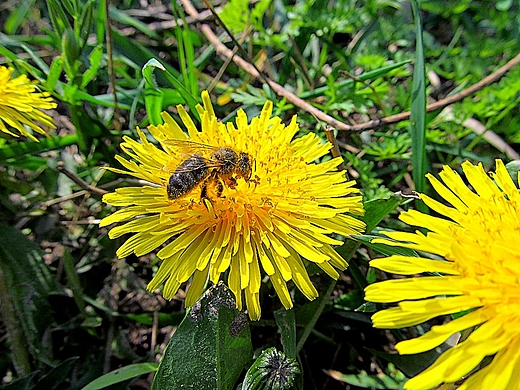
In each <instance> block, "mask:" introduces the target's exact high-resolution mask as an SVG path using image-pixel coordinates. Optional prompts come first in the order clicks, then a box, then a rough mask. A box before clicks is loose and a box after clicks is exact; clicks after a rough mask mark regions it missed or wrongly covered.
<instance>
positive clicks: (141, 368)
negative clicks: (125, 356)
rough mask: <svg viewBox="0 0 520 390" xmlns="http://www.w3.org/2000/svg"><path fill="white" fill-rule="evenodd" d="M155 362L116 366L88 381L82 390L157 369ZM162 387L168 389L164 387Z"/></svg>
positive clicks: (120, 380) (109, 384)
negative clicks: (114, 368)
mask: <svg viewBox="0 0 520 390" xmlns="http://www.w3.org/2000/svg"><path fill="white" fill-rule="evenodd" d="M157 366H158V364H157V363H137V364H130V365H129V366H125V367H121V368H118V369H117V370H114V371H111V372H109V373H108V374H105V375H103V376H100V377H99V378H97V379H96V380H94V381H92V382H90V383H89V384H88V385H87V386H85V387H83V389H82V390H99V389H104V388H106V387H108V386H111V385H114V384H116V383H121V382H124V381H127V380H128V379H132V378H136V377H138V376H141V375H144V374H148V373H149V372H153V371H155V370H157ZM164 389H168V387H165V388H164Z"/></svg>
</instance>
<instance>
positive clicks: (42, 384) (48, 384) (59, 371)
mask: <svg viewBox="0 0 520 390" xmlns="http://www.w3.org/2000/svg"><path fill="white" fill-rule="evenodd" d="M77 360H78V358H77V357H71V358H68V359H65V360H64V361H63V362H61V363H60V364H58V365H57V366H56V367H54V368H53V369H52V370H50V371H49V372H48V373H47V375H45V376H43V377H42V378H41V379H40V380H39V381H38V383H36V385H35V386H34V387H33V389H32V390H54V389H56V388H58V386H60V385H61V384H62V383H63V382H65V380H66V379H67V378H68V375H69V373H70V371H71V370H72V368H73V367H74V364H76V361H77Z"/></svg>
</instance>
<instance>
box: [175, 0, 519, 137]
mask: <svg viewBox="0 0 520 390" xmlns="http://www.w3.org/2000/svg"><path fill="white" fill-rule="evenodd" d="M182 2H183V4H184V6H185V9H186V12H187V13H188V14H189V15H190V16H191V17H194V18H197V17H198V15H199V13H198V11H197V10H196V9H195V7H193V5H192V4H191V2H190V1H189V0H182ZM205 3H206V5H208V8H209V9H210V10H212V12H213V15H214V16H215V18H216V19H217V20H220V19H219V18H218V15H216V14H215V13H214V11H213V9H212V7H211V5H210V4H209V3H208V2H207V1H205ZM223 27H224V29H225V26H223ZM201 31H202V32H203V34H204V35H205V36H206V38H207V39H208V41H209V42H210V43H211V44H212V45H213V46H214V47H215V50H216V52H217V53H219V54H220V55H222V56H223V57H224V58H225V59H229V58H232V59H233V61H234V62H235V63H236V64H237V65H238V66H240V67H241V68H242V69H244V70H245V71H246V72H248V73H249V74H250V75H251V76H252V77H254V78H262V79H263V80H265V82H266V83H267V84H268V85H269V86H270V87H271V89H272V90H273V91H274V92H275V93H276V94H277V95H278V96H281V97H284V98H286V99H287V101H289V102H290V103H292V104H294V105H295V106H297V107H298V108H300V109H302V110H304V111H307V112H308V113H309V114H311V115H314V116H315V117H316V118H318V119H320V120H322V121H323V122H325V123H327V124H328V125H329V126H332V127H333V128H335V129H337V130H346V131H356V132H358V131H366V130H373V129H377V128H380V127H383V126H387V125H391V124H395V123H398V122H402V121H404V120H407V119H409V118H410V111H407V112H403V113H400V114H397V115H391V116H388V117H384V118H380V119H374V120H371V121H368V122H365V123H360V124H356V125H348V124H346V123H344V122H341V121H339V120H337V119H336V118H334V117H332V116H330V115H328V114H325V113H324V112H323V111H321V110H319V109H317V108H316V107H314V106H312V105H311V104H309V103H307V102H306V101H305V100H303V99H301V98H299V97H298V96H296V95H295V94H293V93H292V92H290V91H288V90H287V89H285V88H284V87H283V86H281V85H280V84H278V83H276V82H275V81H273V80H271V79H269V78H268V77H267V76H266V75H264V74H263V73H261V72H260V71H259V70H258V68H257V67H256V66H255V65H254V64H253V63H252V62H251V61H248V60H245V59H244V58H242V57H240V56H239V55H238V54H235V53H233V51H232V50H230V49H228V48H227V47H226V46H225V45H224V44H223V43H222V42H221V41H220V39H219V38H218V36H217V35H216V34H215V33H214V32H213V30H212V29H211V27H210V26H209V25H207V24H203V25H202V26H201ZM228 34H229V31H228ZM230 37H231V39H232V40H233V41H234V42H235V44H236V40H235V39H234V37H233V36H232V35H230ZM239 50H240V49H239ZM241 52H242V51H241ZM242 53H243V55H244V54H246V53H244V52H242ZM245 58H247V54H246V56H245ZM518 63H520V54H518V55H516V56H515V57H514V58H513V59H511V60H510V61H509V62H507V63H506V64H505V65H504V66H502V67H501V68H499V69H498V70H497V71H496V72H494V73H492V74H490V75H489V76H487V77H485V78H484V79H482V80H481V81H479V82H478V83H476V84H474V85H472V86H471V87H469V88H466V89H465V90H463V91H461V92H459V93H457V94H455V95H452V96H449V97H447V98H445V99H442V100H439V101H437V102H435V103H432V104H430V105H428V106H427V107H426V111H427V112H433V111H437V110H440V109H443V108H444V107H447V106H449V105H451V104H453V103H455V102H458V101H461V100H463V99H465V98H466V97H468V96H470V95H472V94H474V93H475V92H477V91H479V90H481V89H483V88H484V87H486V86H488V85H490V84H493V83H495V82H497V81H498V80H500V79H501V78H502V77H503V76H504V75H505V74H506V73H507V72H508V71H509V70H511V69H512V68H513V67H514V66H516V65H518Z"/></svg>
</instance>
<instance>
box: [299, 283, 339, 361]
mask: <svg viewBox="0 0 520 390" xmlns="http://www.w3.org/2000/svg"><path fill="white" fill-rule="evenodd" d="M335 285H336V280H334V279H332V280H330V282H329V285H328V286H327V290H326V291H325V292H323V293H321V294H320V296H319V297H318V300H319V305H318V307H317V308H316V311H315V312H314V314H313V316H312V318H311V320H310V321H309V322H308V323H307V325H305V329H304V330H303V333H302V334H301V336H300V339H299V340H298V344H297V345H296V354H298V353H300V351H301V349H302V348H303V345H304V344H305V341H307V338H308V337H309V335H310V334H311V332H312V330H313V329H314V325H316V322H318V318H320V315H321V313H322V312H323V309H325V305H326V304H327V301H328V300H329V297H330V294H332V290H334V286H335Z"/></svg>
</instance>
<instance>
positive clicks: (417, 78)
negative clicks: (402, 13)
mask: <svg viewBox="0 0 520 390" xmlns="http://www.w3.org/2000/svg"><path fill="white" fill-rule="evenodd" d="M412 9H413V14H414V18H415V26H416V28H415V39H416V49H415V67H414V72H413V88H412V107H411V116H410V130H411V133H412V167H413V170H412V178H413V182H414V185H415V190H416V191H418V192H422V193H424V192H425V190H426V178H425V176H424V175H425V174H426V122H425V117H426V85H425V83H426V73H425V69H424V53H423V40H422V21H421V13H420V10H419V5H418V3H417V1H416V0H413V1H412Z"/></svg>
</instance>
